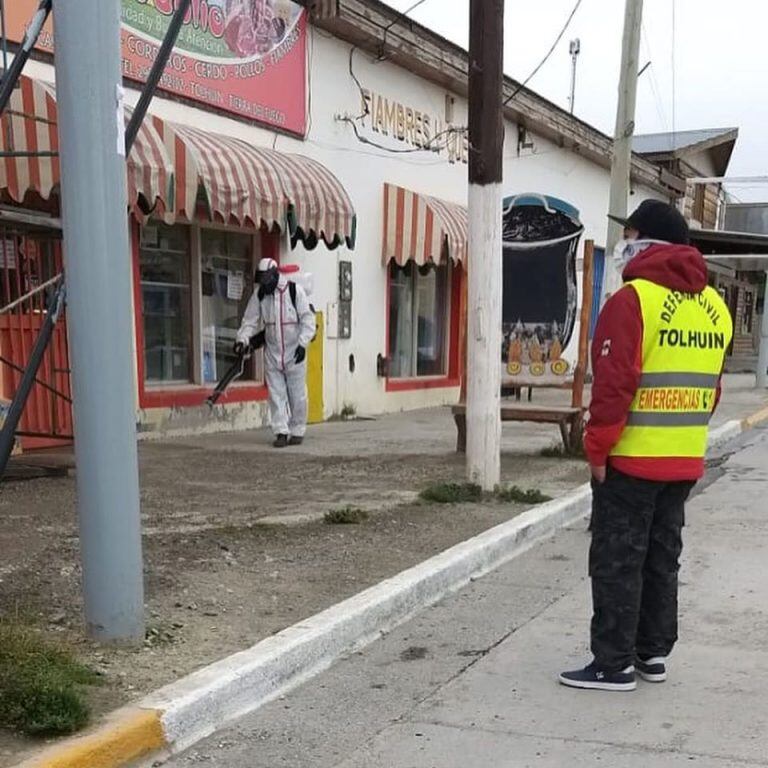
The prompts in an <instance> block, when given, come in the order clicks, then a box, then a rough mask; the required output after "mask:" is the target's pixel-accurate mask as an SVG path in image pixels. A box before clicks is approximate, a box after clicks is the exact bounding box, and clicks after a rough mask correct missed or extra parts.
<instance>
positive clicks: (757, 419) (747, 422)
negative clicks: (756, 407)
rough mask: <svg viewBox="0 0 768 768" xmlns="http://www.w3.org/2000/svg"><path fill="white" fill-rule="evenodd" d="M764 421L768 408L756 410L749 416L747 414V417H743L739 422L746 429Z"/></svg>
mask: <svg viewBox="0 0 768 768" xmlns="http://www.w3.org/2000/svg"><path fill="white" fill-rule="evenodd" d="M764 421H768V408H763V409H762V410H761V411H757V413H753V414H752V415H751V416H747V418H746V419H744V420H743V421H742V422H741V424H742V426H743V427H744V428H746V429H752V427H756V426H757V425H758V424H762V423H763V422H764Z"/></svg>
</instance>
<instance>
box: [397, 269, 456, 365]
mask: <svg viewBox="0 0 768 768" xmlns="http://www.w3.org/2000/svg"><path fill="white" fill-rule="evenodd" d="M389 281H390V286H389V289H390V290H389V296H390V299H389V359H390V368H389V375H390V377H392V378H395V379H406V378H415V377H420V376H421V377H435V376H445V375H447V373H448V336H449V333H448V330H449V317H450V303H451V298H450V296H451V292H450V285H451V267H450V266H448V265H441V266H435V265H433V264H428V265H425V266H423V267H417V266H416V265H415V264H413V262H409V263H408V264H407V265H406V266H405V267H400V266H398V265H397V264H395V263H394V262H392V264H391V265H390V272H389Z"/></svg>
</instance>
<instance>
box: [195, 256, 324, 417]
mask: <svg viewBox="0 0 768 768" xmlns="http://www.w3.org/2000/svg"><path fill="white" fill-rule="evenodd" d="M280 272H281V273H282V274H285V275H290V276H291V279H290V281H289V283H288V293H289V295H290V297H291V303H292V304H293V308H294V309H295V310H296V313H297V314H298V311H299V310H298V306H297V304H296V286H297V285H300V286H301V287H302V288H303V289H304V293H306V295H307V296H311V295H312V289H313V287H314V280H313V278H312V275H311V274H310V273H301V272H300V271H299V267H298V266H295V265H288V266H285V267H281V268H280ZM256 290H258V288H257V289H256ZM309 308H310V309H311V310H312V312H314V311H315V308H314V306H313V305H312V304H310V305H309ZM265 344H266V336H265V332H264V331H260V332H259V333H257V334H256V335H255V336H252V337H251V340H250V343H249V344H248V347H247V348H246V349H245V350H244V351H243V352H242V353H241V354H239V355H237V358H236V359H235V362H234V363H233V364H232V365H231V366H230V367H229V368H228V369H227V372H226V373H225V374H224V375H223V376H222V377H221V380H220V381H219V383H218V384H217V385H216V389H214V390H213V392H211V394H210V396H209V397H208V398H207V399H206V401H205V402H206V403H207V404H208V407H209V408H211V409H213V406H214V405H216V403H217V402H218V401H219V400H220V399H221V398H222V396H223V395H224V393H225V392H226V391H227V388H228V387H229V385H230V384H232V383H233V382H235V381H237V380H238V379H239V378H241V377H242V376H243V375H244V374H245V370H246V367H247V365H248V361H249V360H250V359H251V357H252V356H253V353H254V352H257V351H258V350H259V349H261V348H262V347H263V346H264V345H265Z"/></svg>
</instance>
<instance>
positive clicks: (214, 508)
mask: <svg viewBox="0 0 768 768" xmlns="http://www.w3.org/2000/svg"><path fill="white" fill-rule="evenodd" d="M141 469H142V472H141V474H142V478H141V479H142V505H143V506H142V513H143V522H144V531H145V536H144V556H145V583H146V603H147V624H148V633H147V640H146V642H145V644H144V647H142V648H140V649H137V650H125V649H115V648H108V647H101V646H97V645H94V644H92V643H89V642H87V641H85V640H83V638H82V602H81V600H82V598H81V594H80V576H81V573H80V564H79V550H78V539H77V530H76V525H75V486H74V480H73V479H72V478H54V479H46V480H35V481H29V482H24V483H6V484H3V485H2V486H0V518H2V520H3V526H2V531H0V562H2V563H3V565H2V566H0V613H3V614H7V613H11V612H16V613H18V612H20V611H21V612H23V613H24V614H25V615H26V616H29V617H32V619H33V620H34V621H35V622H36V623H37V624H39V625H40V626H43V627H45V628H46V630H47V633H48V634H49V635H52V636H53V637H54V638H58V639H59V640H60V641H62V642H64V643H66V644H69V645H72V646H73V647H74V648H75V650H76V652H77V655H78V656H79V658H81V659H82V660H83V661H84V662H85V663H86V664H87V665H88V666H89V667H91V668H92V669H94V670H95V671H97V672H98V673H99V674H100V675H102V676H103V678H104V680H105V684H104V685H103V686H101V687H100V688H98V689H96V690H95V691H94V692H93V694H92V696H91V706H92V707H93V710H94V712H95V713H96V715H98V714H99V713H102V712H105V711H107V710H110V709H113V708H115V707H117V706H119V705H121V704H124V703H126V702H128V701H130V700H133V699H136V698H138V697H139V696H140V695H142V694H144V693H146V692H148V691H150V690H153V689H156V688H158V687H160V686H162V685H164V684H166V683H169V682H171V681H173V680H176V679H178V678H179V677H181V676H183V675H185V674H188V673H190V672H192V671H194V670H195V669H197V668H199V667H200V666H203V665H205V664H208V663H210V662H212V661H214V660H216V659H220V658H222V657H223V656H226V655H228V654H230V653H233V652H235V651H238V650H242V649H243V648H246V647H248V646H250V645H253V644H254V643H256V642H258V641H259V640H261V639H263V638H265V637H268V636H270V635H272V634H274V633H276V632H279V631H280V630H281V629H284V628H285V627H287V626H290V625H291V624H294V623H296V622H297V621H299V620H301V619H303V618H306V617H308V616H311V615H313V614H314V613H317V612H318V611H320V610H323V609H324V608H327V607H329V606H330V605H332V604H334V603H337V602H338V601H340V600H343V599H344V598H347V597H350V596H351V595H354V594H356V593H357V592H359V591H361V590H363V589H365V588H366V587H369V586H371V585H373V584H376V583H378V582H379V581H381V580H382V579H385V578H387V577H389V576H392V575H394V574H395V573H398V572H399V571H402V570H404V569H406V568H408V567H411V566H413V565H415V564H417V563H419V562H421V561H423V560H425V559H426V558H428V557H431V556H432V555H435V554H437V553H439V552H441V551H443V550H445V549H447V548H448V547H450V546H452V545H454V544H456V543H458V542H460V541H463V540H465V539H467V538H469V537H471V536H473V535H476V534H477V533H479V532H481V531H484V530H486V529H488V528H490V527H492V526H494V525H496V524H498V523H501V522H503V521H505V520H508V519H510V518H512V517H514V516H515V515H517V514H519V513H520V512H521V511H523V510H524V509H526V506H525V505H522V504H514V503H499V502H498V501H494V502H487V503H479V504H477V503H475V504H472V503H468V504H455V505H445V504H429V503H426V502H419V501H414V499H415V497H416V496H417V494H418V492H419V491H421V490H423V489H424V488H425V487H427V486H428V485H430V484H432V483H437V482H455V481H458V480H461V479H463V477H462V476H463V472H464V464H463V458H462V457H458V456H456V455H455V454H447V455H435V456H413V455H407V456H406V455H401V456H392V455H388V456H384V457H377V456H367V457H360V458H354V457H353V458H350V457H318V456H297V455H295V454H294V455H285V454H274V453H269V454H267V453H262V454H258V455H255V454H252V453H251V454H249V453H244V452H237V451H234V452H232V451H226V450H218V449H217V450H205V449H202V448H197V447H189V446H185V445H182V444H173V443H169V444H163V445H157V444H152V445H145V446H142V448H141ZM585 474H586V472H585V469H584V467H583V465H582V464H581V463H580V462H568V461H563V460H548V459H544V458H540V457H535V458H532V457H526V456H505V457H504V461H503V475H504V480H505V481H507V482H515V483H517V484H518V485H521V486H523V487H524V488H538V489H540V490H541V491H543V492H545V493H547V494H549V495H551V496H557V495H560V494H561V493H562V492H563V491H565V490H566V489H568V488H571V487H573V486H575V485H577V484H579V483H581V482H583V481H584V480H585ZM347 506H351V507H354V508H355V509H365V510H366V511H368V512H369V516H368V519H366V520H362V521H361V522H359V524H356V525H328V524H327V523H325V522H324V521H323V520H322V519H320V520H318V522H315V523H311V524H306V525H301V526H292V527H285V526H275V527H268V526H262V525H257V524H256V521H257V520H259V519H260V518H263V517H269V516H274V515H295V514H296V513H302V512H308V511H316V512H318V513H319V514H320V515H321V517H322V515H324V514H325V513H326V512H328V511H331V510H335V509H339V508H346V507H347ZM24 746H27V747H28V746H29V743H28V742H25V741H23V740H20V739H17V738H15V737H11V736H9V735H7V734H6V735H0V766H7V765H10V764H11V763H12V762H13V761H14V760H15V758H14V757H13V756H14V755H17V753H18V750H19V748H22V747H24Z"/></svg>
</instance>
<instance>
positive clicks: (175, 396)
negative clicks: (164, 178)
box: [130, 217, 280, 409]
mask: <svg viewBox="0 0 768 768" xmlns="http://www.w3.org/2000/svg"><path fill="white" fill-rule="evenodd" d="M130 232H131V253H132V259H133V298H134V308H135V311H134V322H135V328H136V374H137V379H138V388H139V407H140V408H142V409H145V408H194V407H198V406H201V405H203V404H204V403H205V400H206V398H207V397H208V396H209V395H210V394H211V391H212V389H213V387H212V386H210V387H199V386H197V385H194V384H189V385H182V386H181V387H178V388H175V389H174V388H173V387H162V386H147V383H146V381H145V379H144V374H145V370H144V310H143V300H142V295H141V263H140V255H139V249H140V243H141V225H140V224H139V222H138V221H136V219H134V218H133V217H131V221H130ZM262 248H264V253H270V258H274V259H275V260H277V259H276V256H279V252H280V234H279V233H278V232H267V231H266V230H262ZM272 254H274V255H272ZM266 399H267V387H266V385H265V384H240V385H238V384H234V385H233V386H232V387H231V388H230V389H229V390H228V391H227V392H226V394H225V395H224V396H223V397H222V398H221V400H220V401H219V402H220V403H247V402H263V401H264V400H266Z"/></svg>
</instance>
